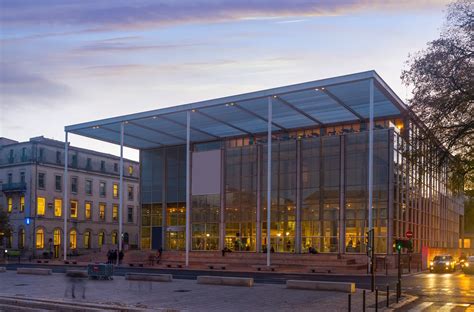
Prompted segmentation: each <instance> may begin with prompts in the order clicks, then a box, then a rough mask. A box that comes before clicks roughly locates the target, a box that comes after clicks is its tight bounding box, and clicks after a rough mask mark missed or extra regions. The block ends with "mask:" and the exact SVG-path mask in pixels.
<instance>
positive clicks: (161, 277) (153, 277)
mask: <svg viewBox="0 0 474 312" xmlns="http://www.w3.org/2000/svg"><path fill="white" fill-rule="evenodd" d="M125 279H126V280H129V281H147V282H172V281H173V276H172V275H171V274H147V273H127V274H125Z"/></svg>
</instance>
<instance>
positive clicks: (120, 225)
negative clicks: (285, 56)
mask: <svg viewBox="0 0 474 312" xmlns="http://www.w3.org/2000/svg"><path fill="white" fill-rule="evenodd" d="M124 128H125V125H124V123H123V122H122V123H120V178H119V235H118V240H119V246H118V247H119V248H118V249H119V253H120V252H121V251H122V227H123V224H122V223H123V216H122V215H123V191H124V189H123V137H124V132H125V129H124ZM117 264H120V261H119V255H117Z"/></svg>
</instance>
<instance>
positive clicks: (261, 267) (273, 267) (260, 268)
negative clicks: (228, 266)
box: [252, 265, 278, 272]
mask: <svg viewBox="0 0 474 312" xmlns="http://www.w3.org/2000/svg"><path fill="white" fill-rule="evenodd" d="M252 268H254V269H256V270H257V271H272V272H274V271H275V270H276V269H277V268H278V266H276V265H270V266H267V265H252Z"/></svg>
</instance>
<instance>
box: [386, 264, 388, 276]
mask: <svg viewBox="0 0 474 312" xmlns="http://www.w3.org/2000/svg"><path fill="white" fill-rule="evenodd" d="M385 275H387V276H388V265H387V264H385Z"/></svg>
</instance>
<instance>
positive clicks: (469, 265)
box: [462, 256, 474, 274]
mask: <svg viewBox="0 0 474 312" xmlns="http://www.w3.org/2000/svg"><path fill="white" fill-rule="evenodd" d="M462 271H463V272H464V274H474V256H470V257H468V258H467V260H466V261H465V262H464V265H463V267H462Z"/></svg>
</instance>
